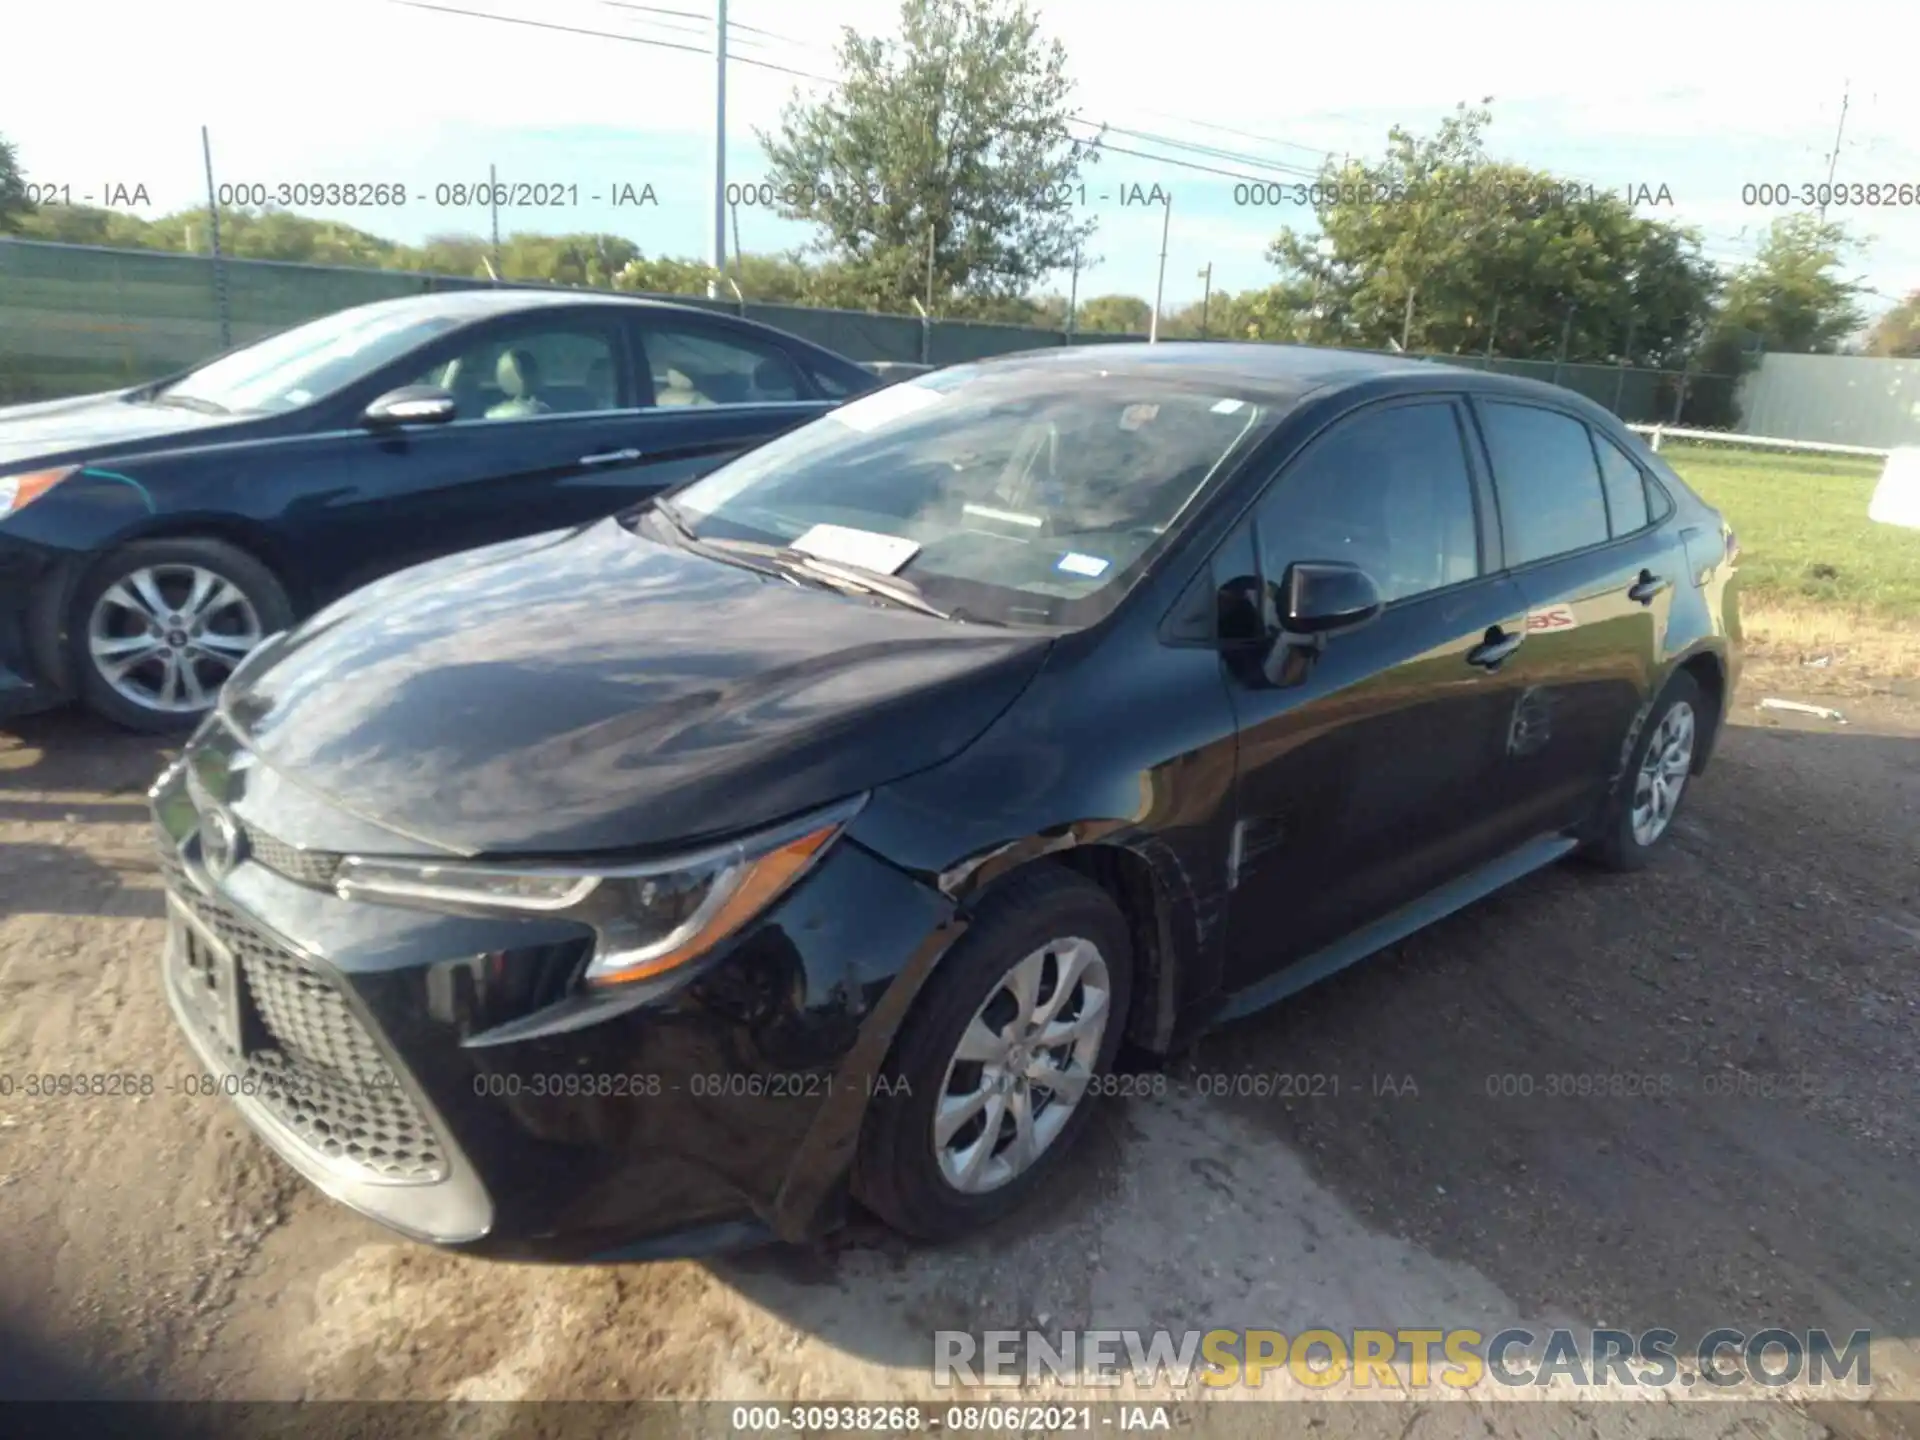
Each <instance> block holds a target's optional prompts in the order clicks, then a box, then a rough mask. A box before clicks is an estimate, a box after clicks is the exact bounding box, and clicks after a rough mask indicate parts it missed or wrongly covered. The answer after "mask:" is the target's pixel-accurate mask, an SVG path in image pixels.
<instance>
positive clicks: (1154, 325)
mask: <svg viewBox="0 0 1920 1440" xmlns="http://www.w3.org/2000/svg"><path fill="white" fill-rule="evenodd" d="M1172 228H1173V194H1172V192H1168V194H1167V205H1166V214H1164V215H1163V216H1161V217H1160V278H1159V279H1157V280H1155V281H1154V282H1153V318H1152V319H1151V320H1149V321H1148V322H1147V343H1148V344H1149V345H1157V344H1159V343H1160V299H1161V297H1162V296H1163V295H1165V294H1166V289H1167V232H1168V231H1169V230H1171V229H1172Z"/></svg>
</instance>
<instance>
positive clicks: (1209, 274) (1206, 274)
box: [1200, 260, 1213, 340]
mask: <svg viewBox="0 0 1920 1440" xmlns="http://www.w3.org/2000/svg"><path fill="white" fill-rule="evenodd" d="M1200 278H1201V279H1202V280H1203V281H1205V282H1206V288H1205V289H1203V290H1202V291H1201V292H1200V338H1201V339H1202V340H1204V339H1206V338H1207V308H1208V306H1210V305H1211V304H1212V303H1213V262H1212V261H1211V260H1209V261H1208V262H1207V268H1206V269H1204V270H1202V271H1201V272H1200Z"/></svg>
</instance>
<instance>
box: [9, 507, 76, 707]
mask: <svg viewBox="0 0 1920 1440" xmlns="http://www.w3.org/2000/svg"><path fill="white" fill-rule="evenodd" d="M67 579H68V576H67V571H66V567H65V566H64V565H63V564H62V563H61V562H60V561H59V560H58V559H56V558H55V557H54V556H53V555H52V554H50V553H49V552H48V551H46V550H43V549H42V548H41V547H39V546H37V545H31V544H28V543H26V542H24V541H21V540H17V539H14V538H12V537H10V536H5V535H0V720H4V719H8V718H10V717H12V716H15V715H28V714H32V713H33V712H34V711H36V710H46V709H50V708H51V707H53V706H55V705H58V704H60V703H61V702H62V701H64V700H65V699H66V698H67V696H66V692H65V690H64V688H63V687H62V685H61V683H60V680H59V676H58V668H59V667H58V658H57V656H55V655H53V654H52V653H50V652H51V651H52V650H53V649H54V648H55V647H56V646H57V643H58V641H57V638H56V637H57V628H58V627H57V617H56V616H55V614H54V611H55V610H56V609H57V608H58V604H59V602H60V600H61V599H62V598H63V596H64V594H65V590H66V583H67Z"/></svg>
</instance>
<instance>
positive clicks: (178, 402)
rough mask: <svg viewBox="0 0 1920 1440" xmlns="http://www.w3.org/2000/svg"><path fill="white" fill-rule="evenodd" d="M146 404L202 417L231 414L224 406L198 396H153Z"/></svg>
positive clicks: (169, 394) (170, 394)
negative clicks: (170, 407)
mask: <svg viewBox="0 0 1920 1440" xmlns="http://www.w3.org/2000/svg"><path fill="white" fill-rule="evenodd" d="M148 403H149V404H153V405H172V406H174V407H175V408H176V409H180V410H197V411H199V412H200V413H201V414H202V415H231V414H232V413H233V412H232V411H231V410H229V409H227V407H226V406H224V405H221V404H217V403H216V402H214V401H212V400H202V399H201V398H200V397H199V396H198V395H175V394H172V393H171V392H169V393H168V394H165V395H157V396H155V397H154V398H153V399H152V400H151V401H149V402H148Z"/></svg>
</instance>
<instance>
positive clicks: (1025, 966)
mask: <svg viewBox="0 0 1920 1440" xmlns="http://www.w3.org/2000/svg"><path fill="white" fill-rule="evenodd" d="M1112 1001H1113V983H1112V980H1111V978H1110V977H1109V975H1108V972H1107V962H1106V960H1105V958H1104V957H1103V956H1102V955H1101V953H1100V949H1099V947H1098V946H1096V945H1095V944H1094V943H1093V942H1092V941H1090V940H1083V939H1076V938H1061V939H1057V940H1052V941H1049V942H1048V943H1047V944H1045V945H1043V946H1041V947H1040V948H1039V949H1038V950H1035V951H1033V952H1032V953H1031V954H1030V955H1028V956H1027V957H1026V958H1025V959H1023V960H1021V961H1020V963H1019V964H1017V965H1015V966H1014V967H1013V968H1012V969H1011V970H1009V971H1008V972H1007V973H1006V975H1005V976H1004V977H1002V979H1001V981H1000V983H999V984H998V985H996V986H995V987H994V989H993V990H992V992H991V993H990V994H989V995H988V996H987V998H986V1000H985V1001H984V1002H982V1004H981V1006H980V1008H979V1009H978V1010H977V1011H975V1012H974V1016H973V1019H972V1020H971V1021H970V1022H968V1025H967V1028H966V1030H965V1031H964V1032H963V1033H962V1035H961V1037H960V1043H959V1045H958V1047H957V1048H956V1049H955V1051H954V1054H953V1057H952V1058H951V1059H950V1060H949V1061H948V1062H947V1073H946V1080H945V1083H944V1084H943V1085H942V1086H941V1090H940V1096H939V1100H938V1102H937V1103H936V1104H935V1106H934V1111H933V1136H932V1139H933V1149H934V1155H935V1157H936V1158H937V1159H938V1161H939V1163H940V1173H941V1175H942V1176H943V1177H944V1178H945V1180H946V1182H947V1183H948V1184H949V1185H951V1186H953V1188H954V1189H956V1190H959V1191H962V1192H964V1193H967V1194H981V1193H984V1192H986V1191H989V1190H997V1189H999V1188H1000V1187H1001V1186H1003V1185H1006V1184H1008V1183H1009V1182H1011V1181H1012V1180H1014V1179H1015V1178H1017V1177H1018V1176H1020V1175H1021V1174H1023V1173H1025V1172H1026V1171H1027V1170H1029V1169H1031V1168H1032V1166H1033V1165H1034V1163H1035V1162H1036V1161H1037V1160H1039V1158H1040V1157H1041V1156H1042V1155H1043V1154H1044V1153H1046V1150H1047V1148H1048V1147H1049V1146H1050V1145H1052V1144H1053V1142H1054V1141H1055V1140H1056V1139H1058V1138H1059V1136H1060V1132H1061V1131H1062V1130H1064V1129H1065V1128H1066V1125H1067V1121H1068V1119H1069V1117H1070V1116H1071V1115H1072V1114H1073V1112H1074V1109H1075V1107H1076V1106H1078V1105H1079V1104H1080V1102H1081V1100H1082V1099H1083V1098H1084V1096H1085V1095H1086V1090H1087V1086H1088V1084H1089V1082H1090V1081H1091V1080H1092V1079H1093V1067H1094V1065H1095V1064H1096V1063H1097V1061H1098V1058H1099V1055H1100V1042H1101V1041H1102V1040H1103V1039H1104V1038H1105V1037H1106V1032H1107V1021H1108V1018H1109V1017H1110V1016H1111V1014H1112V1011H1113V1004H1112Z"/></svg>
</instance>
